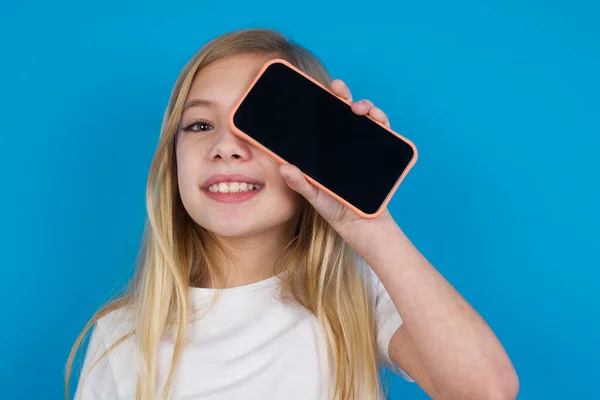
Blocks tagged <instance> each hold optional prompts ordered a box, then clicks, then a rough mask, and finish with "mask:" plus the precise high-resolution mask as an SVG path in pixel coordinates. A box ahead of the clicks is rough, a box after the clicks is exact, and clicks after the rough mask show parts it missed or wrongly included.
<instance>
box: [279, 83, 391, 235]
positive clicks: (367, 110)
mask: <svg viewBox="0 0 600 400" xmlns="http://www.w3.org/2000/svg"><path fill="white" fill-rule="evenodd" d="M331 90H332V91H333V92H334V93H335V94H336V95H337V96H339V97H341V98H343V99H345V100H347V101H349V102H350V103H351V104H352V111H353V112H354V113H355V114H357V115H369V116H370V117H371V118H373V119H374V120H376V121H378V122H381V123H382V124H384V125H385V126H387V127H389V126H390V122H389V120H388V118H387V116H386V115H385V113H384V112H383V111H381V110H380V109H379V108H377V107H375V106H374V105H373V103H372V102H371V101H370V100H360V101H357V102H352V94H351V93H350V89H349V88H348V86H347V85H346V84H345V83H344V82H343V81H341V80H339V79H336V80H334V81H332V82H331ZM279 172H280V174H281V175H282V176H283V178H284V179H285V180H286V182H287V184H288V186H289V187H290V188H292V189H293V190H295V191H296V192H298V193H300V194H301V195H302V196H304V197H305V198H306V199H307V200H308V201H309V202H310V204H312V206H313V207H314V208H315V209H316V210H317V212H318V213H319V214H321V215H322V216H323V217H324V218H325V219H326V220H327V222H329V223H330V224H331V225H332V226H333V228H334V229H335V230H336V231H337V232H338V233H340V234H341V235H342V236H344V233H346V232H348V231H353V230H356V229H360V228H361V226H364V224H370V225H371V226H373V224H377V223H379V222H382V221H386V222H389V221H390V220H392V217H391V215H390V214H389V212H388V210H387V209H386V210H385V211H384V212H383V213H382V214H381V215H380V216H379V217H377V218H374V219H365V218H361V217H360V216H359V215H358V214H356V213H355V212H353V211H352V210H350V209H349V208H348V207H346V206H345V205H343V204H342V203H340V202H339V201H337V200H336V199H334V198H333V197H331V196H329V195H328V194H327V193H325V192H324V191H322V190H320V189H319V188H317V187H316V186H314V185H312V184H311V183H310V182H308V181H307V180H306V178H305V177H304V175H303V174H302V173H301V172H300V170H299V169H298V168H297V167H295V166H292V165H290V164H284V165H281V166H280V169H279Z"/></svg>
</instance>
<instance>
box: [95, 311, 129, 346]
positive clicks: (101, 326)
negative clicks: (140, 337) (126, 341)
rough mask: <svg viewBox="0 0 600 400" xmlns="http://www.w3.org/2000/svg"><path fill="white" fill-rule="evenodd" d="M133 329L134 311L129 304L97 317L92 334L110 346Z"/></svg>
mask: <svg viewBox="0 0 600 400" xmlns="http://www.w3.org/2000/svg"><path fill="white" fill-rule="evenodd" d="M134 329H135V312H134V310H133V308H132V307H130V306H123V307H121V308H118V309H116V310H112V311H110V312H109V313H107V314H106V315H103V316H102V317H100V318H98V320H97V321H96V324H95V326H94V329H93V335H94V336H96V337H97V340H101V341H102V342H103V343H104V345H105V346H106V347H110V346H111V345H113V344H114V343H116V342H117V341H119V340H120V339H121V338H123V337H125V336H127V335H129V334H130V333H131V332H133V330H134Z"/></svg>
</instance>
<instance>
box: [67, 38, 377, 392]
mask: <svg viewBox="0 0 600 400" xmlns="http://www.w3.org/2000/svg"><path fill="white" fill-rule="evenodd" d="M242 53H253V54H259V55H264V56H265V57H271V58H283V59H285V60H287V61H289V62H290V63H292V64H293V65H295V66H296V67H297V68H299V69H300V70H302V71H303V72H305V73H307V74H308V75H310V76H312V77H313V78H315V79H316V80H318V81H319V82H321V83H323V84H325V85H326V86H329V84H330V82H331V78H330V76H329V74H328V72H327V71H326V70H325V68H324V67H323V66H322V64H321V63H320V62H319V60H318V59H317V58H316V57H315V56H314V55H313V54H312V53H310V52H309V51H308V50H306V49H304V48H303V47H301V46H299V45H297V44H295V43H292V42H291V41H289V40H288V39H287V38H286V37H284V36H283V35H281V34H280V33H278V32H275V31H272V30H268V29H245V30H240V31H234V32H230V33H227V34H224V35H221V36H219V37H216V38H214V39H213V40H211V41H210V42H208V43H207V44H206V45H205V46H203V47H202V48H201V49H200V50H199V51H198V52H197V53H196V54H195V55H194V56H193V57H192V59H191V60H190V61H189V62H188V63H187V64H186V65H185V67H184V68H183V70H182V71H181V73H180V75H179V76H178V78H177V80H176V82H175V85H174V88H173V90H172V93H171V96H170V99H169V103H168V105H167V109H166V112H165V115H164V119H163V123H162V128H161V132H160V139H159V143H158V146H157V149H156V153H155V155H154V158H153V160H152V164H151V167H150V171H149V176H148V181H147V190H146V207H147V213H148V216H147V221H146V227H145V231H144V238H143V245H142V247H141V250H140V256H139V259H138V262H137V269H136V272H135V274H134V276H133V279H132V280H131V282H130V283H129V285H128V288H127V291H126V293H125V294H124V295H122V296H120V297H118V298H117V299H116V300H113V301H112V302H110V303H108V304H107V305H106V306H104V307H102V308H101V309H100V310H99V311H98V312H96V314H95V315H94V316H93V317H92V318H91V320H90V321H89V322H88V323H87V325H86V326H85V328H84V329H83V331H82V332H81V333H80V335H79V336H78V338H77V340H76V341H75V344H74V345H73V348H72V350H71V353H70V355H69V359H68V362H67V366H66V369H67V370H66V378H65V387H66V399H67V400H68V399H69V378H70V374H71V370H72V367H73V361H74V357H75V355H76V353H77V349H78V348H79V347H80V345H81V343H82V341H83V339H84V338H85V336H86V334H87V332H88V331H89V330H90V329H91V327H92V326H93V325H94V323H95V322H97V321H98V320H99V319H100V318H102V317H103V316H105V315H107V314H109V313H111V312H113V311H115V310H118V309H121V308H123V307H128V308H132V309H133V310H134V314H135V322H134V328H133V330H132V331H131V332H129V333H128V334H127V335H125V336H123V337H121V338H120V339H119V340H117V341H116V342H115V343H114V344H113V345H112V346H110V347H109V348H108V349H107V350H106V351H105V352H104V354H102V355H101V357H104V356H106V355H107V353H108V352H109V351H111V350H113V349H114V348H115V347H116V346H118V345H120V344H121V343H122V342H123V341H125V340H127V339H128V338H135V340H136V345H137V352H138V356H139V361H140V365H139V375H138V382H137V389H136V400H150V399H153V398H154V395H155V391H156V385H157V379H156V372H157V365H156V362H157V359H156V354H157V349H158V348H159V345H160V342H161V338H162V337H163V336H164V335H165V334H166V333H167V331H168V330H171V329H174V330H175V331H174V332H175V335H176V336H175V337H176V341H175V347H174V350H173V356H172V364H171V368H170V370H169V375H168V378H167V380H166V383H165V386H164V389H163V396H164V397H165V398H167V397H168V394H169V392H170V390H171V386H172V383H173V377H174V372H175V366H176V365H177V362H178V361H179V359H180V358H181V355H182V351H183V342H184V338H185V335H186V325H187V318H188V315H189V304H188V290H189V288H190V286H191V285H193V284H194V283H195V282H198V281H201V280H202V279H205V278H206V277H209V278H210V280H211V281H213V282H219V276H220V274H219V270H218V268H217V261H216V260H220V259H222V257H223V256H225V254H224V253H223V251H222V249H221V248H219V246H218V245H217V243H216V241H215V240H214V237H213V236H212V235H211V234H210V232H208V231H206V230H205V229H203V228H202V227H200V226H198V225H197V224H195V223H194V221H193V220H192V219H191V217H190V216H189V215H188V214H187V212H186V211H185V209H184V207H183V204H182V202H181V199H180V197H179V191H178V190H179V189H178V186H177V171H176V159H175V151H174V148H175V142H176V136H177V135H176V134H177V132H178V129H179V122H180V118H181V114H182V110H183V105H184V102H185V101H186V97H187V95H188V92H189V90H190V86H191V84H192V81H193V79H194V77H195V76H196V74H197V73H198V71H200V70H201V69H202V68H204V67H206V66H207V65H209V64H211V63H212V62H214V61H216V60H219V59H221V58H223V57H226V56H230V55H235V54H242ZM219 257H220V258H219ZM280 264H281V269H282V271H284V272H285V271H287V272H289V273H287V274H282V276H285V277H286V278H285V280H284V281H282V285H281V288H282V293H285V294H286V295H288V296H289V297H290V298H292V299H293V300H294V301H296V302H297V303H298V304H300V305H301V306H303V307H305V308H306V309H308V310H309V311H310V312H311V313H312V314H314V315H315V317H316V319H317V321H318V325H319V327H320V329H321V330H322V332H324V335H323V336H324V337H325V338H326V343H327V345H328V349H329V352H330V354H331V360H332V362H333V365H331V366H329V370H330V371H333V374H332V376H333V378H334V381H333V382H330V385H331V389H332V393H331V394H332V398H336V399H340V400H350V399H368V398H370V399H375V398H377V397H378V393H379V390H380V385H381V382H380V379H379V368H378V363H377V351H376V346H375V332H374V317H373V309H372V302H371V300H370V298H369V291H368V290H369V289H368V285H367V284H366V282H365V279H364V276H363V275H362V274H361V270H360V269H359V268H358V266H357V263H356V257H355V253H354V252H353V250H352V249H351V248H350V247H349V246H348V245H347V244H346V243H345V242H344V240H343V239H342V238H341V237H340V236H339V235H338V234H337V233H336V232H335V230H334V229H333V228H332V227H331V226H330V225H329V224H328V223H327V222H326V221H325V220H324V219H323V218H322V217H321V216H320V215H319V214H318V213H317V212H316V211H315V210H314V209H313V208H312V207H310V206H308V205H305V207H304V209H303V211H302V215H301V218H300V221H299V223H298V228H297V230H296V235H295V237H294V238H293V239H292V241H291V242H290V244H289V245H288V246H287V247H286V249H285V251H284V252H283V254H282V255H281V259H280ZM92 367H93V366H92ZM326 367H327V364H326Z"/></svg>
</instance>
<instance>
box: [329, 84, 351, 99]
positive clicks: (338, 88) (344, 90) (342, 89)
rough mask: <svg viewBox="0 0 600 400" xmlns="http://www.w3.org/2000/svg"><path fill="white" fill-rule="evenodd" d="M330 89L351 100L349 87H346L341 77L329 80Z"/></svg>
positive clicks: (337, 94)
mask: <svg viewBox="0 0 600 400" xmlns="http://www.w3.org/2000/svg"><path fill="white" fill-rule="evenodd" d="M331 90H332V91H333V93H335V95H336V96H339V97H341V98H342V99H344V100H347V101H349V102H352V93H351V92H350V88H348V86H347V85H346V84H345V83H344V81H342V80H341V79H334V80H333V81H331Z"/></svg>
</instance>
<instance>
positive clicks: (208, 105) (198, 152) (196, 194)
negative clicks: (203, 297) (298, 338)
mask: <svg viewBox="0 0 600 400" xmlns="http://www.w3.org/2000/svg"><path fill="white" fill-rule="evenodd" d="M264 62H265V59H264V58H260V57H257V56H254V55H236V56H232V57H228V58H224V59H221V60H218V61H216V62H214V63H212V64H210V65H209V66H207V67H206V68H204V69H202V70H201V71H200V72H199V73H198V74H197V75H196V77H195V79H194V81H193V82H192V86H191V89H190V93H189V95H188V100H187V102H186V104H190V103H194V102H195V100H201V99H202V100H206V102H201V103H199V104H198V103H196V105H194V106H191V107H189V108H186V109H185V110H184V112H183V115H182V119H181V123H180V126H181V130H180V132H179V137H178V141H177V145H176V154H177V169H178V183H179V188H180V195H181V199H182V202H183V204H184V207H185V208H186V210H187V211H188V213H189V215H190V216H191V217H192V219H194V221H195V222H196V223H198V224H199V225H200V226H202V227H204V228H205V229H207V230H208V231H211V232H213V233H214V234H215V235H216V236H217V237H218V238H219V240H220V242H221V243H222V244H223V245H224V246H225V247H226V249H227V251H228V254H229V255H230V256H231V257H232V258H233V260H234V263H235V274H233V273H232V271H224V275H226V276H228V278H227V280H226V285H225V286H226V287H233V286H239V285H244V284H248V283H251V282H256V281H258V280H261V279H264V278H267V277H269V276H272V275H273V273H274V272H273V268H272V266H273V264H274V260H275V257H277V255H278V254H279V253H280V252H281V250H282V249H283V248H284V246H285V245H286V244H287V243H288V242H289V241H290V240H291V239H292V237H293V234H294V228H295V226H296V223H297V219H298V216H299V212H300V209H301V199H302V198H301V196H300V195H299V194H298V193H297V192H295V191H294V190H292V189H291V188H290V187H289V186H288V185H287V183H286V182H285V180H284V179H283V177H282V176H281V175H280V173H279V164H278V163H277V162H275V161H274V160H273V159H272V158H271V157H269V156H268V155H267V154H266V153H264V152H263V151H260V150H258V149H257V148H255V147H254V146H252V145H250V144H249V143H247V142H245V141H243V140H241V139H239V138H238V137H237V136H235V135H234V134H233V133H232V132H231V129H230V127H229V121H228V118H229V114H230V113H231V110H232V109H233V107H234V105H235V103H236V102H237V101H238V100H239V99H240V97H241V96H242V94H243V92H244V90H245V89H246V88H247V87H248V86H249V85H250V83H251V82H252V80H253V79H254V78H255V77H256V74H257V73H258V71H259V70H260V68H261V67H262V65H263V64H264ZM186 128H188V129H187V130H186ZM232 173H239V174H243V175H246V176H249V177H251V178H254V179H257V180H259V181H260V182H262V183H264V188H263V189H262V190H261V191H260V193H258V194H257V195H256V196H254V198H252V199H250V200H248V201H245V202H243V203H236V204H224V203H219V202H216V201H214V200H212V199H210V198H209V197H208V196H206V194H205V193H204V192H203V191H202V190H201V189H200V185H201V184H202V183H203V182H204V181H205V180H206V179H208V178H209V177H211V176H212V175H214V174H232ZM209 285H211V282H205V283H204V285H203V286H209Z"/></svg>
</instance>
